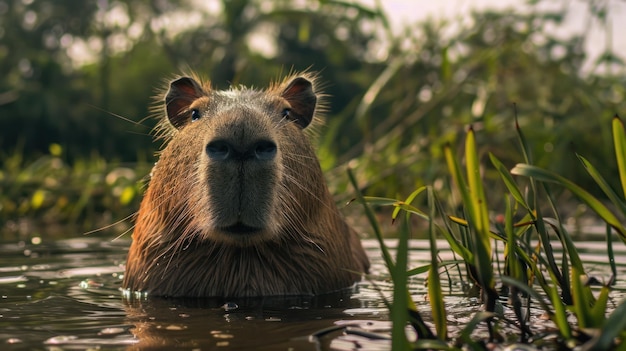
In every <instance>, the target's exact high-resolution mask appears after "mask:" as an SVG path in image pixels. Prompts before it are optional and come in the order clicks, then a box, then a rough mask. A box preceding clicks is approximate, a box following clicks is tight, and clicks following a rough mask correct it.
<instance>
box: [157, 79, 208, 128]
mask: <svg viewBox="0 0 626 351" xmlns="http://www.w3.org/2000/svg"><path fill="white" fill-rule="evenodd" d="M204 95H206V93H205V92H204V89H202V86H201V85H200V84H198V82H196V81H195V80H194V79H193V78H189V77H182V78H178V79H176V80H175V81H173V82H171V83H170V89H169V90H168V91H167V94H166V95H165V108H166V110H167V118H168V119H169V121H170V123H172V125H173V126H174V127H176V128H178V129H180V128H181V127H183V126H184V125H185V124H187V123H188V122H190V121H191V116H190V114H189V111H187V109H188V107H189V105H191V103H192V102H194V101H195V100H196V99H197V98H199V97H201V96H204Z"/></svg>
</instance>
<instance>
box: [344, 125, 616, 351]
mask: <svg viewBox="0 0 626 351" xmlns="http://www.w3.org/2000/svg"><path fill="white" fill-rule="evenodd" d="M613 127H614V128H619V129H620V130H618V131H614V135H615V138H614V144H615V145H616V147H618V145H622V143H623V142H624V141H626V139H625V138H624V135H626V134H625V133H623V128H624V127H623V125H622V124H621V123H615V122H614V123H613ZM518 134H519V135H518V140H519V141H520V143H521V144H520V147H521V148H522V149H523V150H530V148H529V145H528V144H526V139H525V138H524V135H523V133H522V131H521V130H518ZM476 146H477V145H476V142H475V132H474V130H473V129H472V128H470V129H469V130H468V132H467V136H466V141H465V147H464V149H465V152H464V155H465V157H464V160H465V174H464V173H463V172H462V168H461V165H460V163H459V162H458V161H457V160H456V159H455V157H454V155H453V153H452V151H451V150H452V148H451V147H450V146H446V147H445V150H444V154H445V156H446V160H447V162H448V165H449V172H450V177H451V179H452V180H453V181H454V184H455V185H456V187H455V189H456V190H457V192H458V193H459V194H460V197H461V199H462V211H461V212H462V217H457V216H455V215H446V212H450V211H449V210H448V211H446V210H444V209H443V208H442V206H441V205H440V204H439V203H438V201H437V200H436V196H435V194H434V192H433V189H432V187H427V189H428V202H427V204H428V208H429V210H428V211H427V213H426V211H421V210H419V209H418V208H416V207H413V206H412V205H411V203H412V202H413V201H414V200H415V199H416V197H417V196H418V195H419V194H420V193H422V192H423V188H419V189H418V190H416V191H415V192H413V193H412V194H411V195H410V196H409V198H407V200H405V201H399V200H396V201H394V200H393V199H384V198H363V197H362V196H361V195H360V193H359V195H358V196H359V199H360V200H361V201H369V203H371V204H376V205H383V206H393V207H395V210H394V213H393V216H394V218H395V217H396V216H398V215H401V214H402V213H405V216H404V217H405V218H406V217H407V216H409V215H418V217H419V218H421V219H425V220H427V221H428V226H429V240H430V244H431V263H430V265H429V267H430V268H429V270H428V273H429V276H428V282H429V298H430V300H431V307H432V311H431V313H432V316H433V320H434V321H435V326H436V327H437V334H436V336H435V335H434V334H432V333H430V334H427V335H423V332H421V331H420V330H423V329H426V330H427V327H426V326H422V325H417V326H415V325H414V324H413V325H414V327H415V329H416V331H417V332H418V334H419V333H422V335H421V339H427V340H429V341H431V342H432V341H435V340H436V341H438V342H440V343H445V342H449V340H447V337H446V336H447V335H448V331H447V326H446V323H445V318H446V313H445V307H444V305H443V304H442V303H441V301H443V295H442V291H441V286H440V282H439V277H438V276H439V271H438V270H437V267H438V265H439V262H437V257H438V256H437V255H438V253H437V243H436V241H435V238H436V237H437V235H438V234H441V235H442V237H443V238H445V239H446V240H447V241H448V243H449V244H450V248H451V249H452V250H453V251H454V252H455V253H458V254H459V255H460V256H461V257H462V258H463V264H464V265H465V267H466V271H467V275H468V277H470V278H471V279H472V280H473V281H474V282H475V283H476V285H477V286H478V287H480V289H481V290H482V296H483V297H484V309H485V311H484V312H478V313H476V314H475V315H474V316H473V319H472V321H471V322H470V323H468V324H467V325H466V326H465V328H463V329H462V330H461V331H459V332H458V333H457V335H455V336H453V337H454V338H455V339H454V340H455V341H454V343H453V344H450V346H449V349H452V348H457V347H458V348H462V347H465V348H470V349H478V348H481V347H480V344H479V343H480V342H481V340H476V339H474V338H473V337H472V334H473V332H474V331H475V329H476V328H477V326H478V325H479V324H481V323H482V322H487V325H488V327H489V332H490V336H489V341H495V340H498V339H499V336H498V334H497V329H498V328H497V325H498V323H503V322H504V323H506V319H505V318H504V317H503V315H502V314H501V312H499V311H498V308H496V306H497V304H498V303H497V300H498V295H499V293H498V292H497V291H496V289H495V286H496V284H500V285H501V286H502V288H501V289H500V290H501V291H502V293H503V294H506V295H507V297H508V301H509V304H508V308H511V309H512V310H513V312H514V314H515V316H516V318H517V322H518V323H517V325H518V328H519V329H520V334H519V335H520V336H519V340H518V341H519V342H529V340H531V337H532V339H533V340H534V342H538V341H541V339H542V338H544V337H546V336H549V334H550V333H545V331H544V335H542V336H540V335H535V334H533V332H532V331H531V329H530V328H529V323H528V320H527V319H528V318H529V315H528V314H525V313H524V312H523V311H522V300H525V301H526V304H527V305H528V306H530V305H531V304H538V305H539V306H540V307H541V308H542V309H543V310H545V312H546V314H547V315H548V316H550V318H551V320H552V321H553V322H554V325H555V326H556V331H555V334H556V336H557V339H556V340H557V343H559V344H561V345H562V346H563V347H565V348H568V349H570V348H573V347H574V346H579V347H581V348H582V349H587V350H601V349H611V348H613V347H620V346H619V345H621V344H623V338H624V336H626V334H625V330H626V329H625V328H624V323H623V322H621V321H620V322H618V323H619V327H616V326H613V325H610V324H607V317H606V315H607V313H608V314H609V317H608V318H609V320H614V321H617V319H618V318H619V317H617V316H618V314H619V313H621V312H620V311H621V310H622V309H623V308H624V307H623V306H625V305H626V301H622V303H621V304H620V305H619V307H617V308H616V309H615V310H613V311H608V312H607V307H608V301H609V294H610V290H611V289H610V286H611V284H612V282H613V281H614V279H615V277H612V278H611V279H610V280H609V282H607V283H606V284H604V285H603V286H602V287H601V288H600V289H599V292H597V294H596V293H594V290H593V289H592V283H593V282H594V281H597V280H596V279H595V278H591V277H589V276H588V275H587V274H586V273H585V272H586V269H585V265H584V263H583V261H582V260H581V259H580V257H579V254H578V250H577V248H576V246H575V245H574V241H573V239H572V237H571V235H570V234H569V233H568V231H567V230H566V229H565V227H564V226H563V224H562V221H561V219H560V215H559V213H558V210H557V207H556V206H555V201H554V197H553V195H552V191H551V190H550V188H549V187H548V184H547V183H550V184H557V185H558V186H561V187H565V188H566V189H568V190H569V191H571V192H572V193H574V194H575V195H576V196H577V197H578V198H579V199H580V200H581V201H583V202H584V203H586V204H587V205H588V206H590V207H591V208H592V209H593V210H594V211H595V212H596V213H597V215H598V216H599V217H600V218H601V219H602V220H604V221H605V222H606V223H607V225H609V226H610V227H612V228H613V229H614V231H615V232H616V233H617V234H618V237H619V238H621V239H622V240H623V239H624V238H623V233H622V228H621V224H620V222H619V221H618V220H617V219H616V217H615V215H614V214H612V213H611V211H610V210H609V209H608V208H606V207H605V206H604V205H602V204H601V202H600V201H599V200H598V199H597V198H595V197H594V196H592V195H591V194H589V193H588V192H586V191H585V190H583V189H582V188H581V187H579V186H578V185H576V184H574V183H573V182H571V181H570V180H568V179H566V178H564V177H562V176H559V175H557V174H554V173H552V172H549V171H546V170H543V169H541V168H539V167H537V166H532V165H528V164H523V165H521V164H518V165H517V166H516V167H515V168H513V169H512V170H511V171H509V170H508V169H506V168H505V167H504V166H503V164H502V162H501V161H500V160H499V159H498V158H497V157H496V156H495V155H493V154H490V155H489V156H490V160H491V163H492V165H493V167H494V168H495V170H496V172H497V173H498V174H499V175H500V176H501V179H502V181H503V183H504V184H505V188H506V189H507V191H508V192H505V193H503V194H499V195H501V197H502V198H503V199H504V203H505V206H504V207H505V212H504V215H498V216H495V218H494V219H492V218H490V217H491V216H490V215H489V210H488V207H487V202H486V199H485V197H484V195H483V194H484V188H486V187H487V185H489V187H490V188H491V184H490V183H487V182H486V181H485V179H484V178H483V177H481V175H480V172H481V168H480V166H479V161H478V160H479V158H478V153H477V151H476V150H477V147H476ZM525 156H526V157H525V158H526V159H527V160H531V159H532V153H528V154H526V155H525ZM620 157H623V155H620V153H619V152H618V153H617V158H618V161H617V163H620V162H621V161H620V160H619V158H620ZM581 160H582V161H583V164H584V166H585V167H586V168H587V169H588V170H590V174H591V175H592V177H593V178H594V179H595V180H596V181H598V182H599V183H606V182H605V181H604V179H603V178H602V177H600V175H599V173H597V171H596V170H595V168H593V167H592V166H591V165H590V164H589V163H588V162H586V160H584V159H583V158H581ZM485 172H486V170H485ZM511 174H516V175H523V176H526V177H528V178H529V179H528V180H529V182H528V184H527V186H528V188H527V190H526V191H524V192H522V191H521V190H520V182H518V181H516V180H515V179H513V177H512V176H511ZM350 178H351V180H352V182H353V184H354V185H355V186H356V181H355V179H354V176H353V175H352V174H351V176H350ZM601 187H602V188H603V189H605V190H610V188H608V185H606V184H601ZM540 190H543V191H540ZM612 194H613V193H612ZM494 197H495V196H494ZM610 198H612V199H615V200H618V201H623V200H621V199H619V198H617V197H616V196H614V194H613V195H611V196H610ZM541 201H545V202H546V203H547V204H548V206H539V204H540V202H541ZM365 205H366V206H367V203H366V204H365ZM540 207H549V208H551V211H552V212H553V215H554V217H548V216H545V215H542V212H541V210H540V209H539V208H540ZM616 208H621V207H619V206H616ZM453 212H454V211H453ZM437 217H440V220H438V221H436V218H437ZM372 218H373V217H372ZM404 223H408V221H405V222H404ZM442 223H443V225H442ZM374 224H375V223H374ZM406 232H407V228H406V225H403V226H402V228H401V230H400V235H399V237H398V255H401V256H398V257H405V255H406V254H407V253H406V243H403V242H402V241H403V240H408V238H407V237H406ZM378 235H380V234H378ZM554 237H556V238H557V239H558V240H554ZM531 240H536V241H537V243H538V244H537V245H536V246H531V244H530V243H531ZM612 240H613V239H612V238H611V236H610V235H608V236H607V245H609V250H608V252H609V256H611V255H612V250H611V249H610V248H611V246H610V245H611V242H612ZM492 241H495V242H502V243H504V245H505V250H504V254H505V270H504V272H501V273H500V275H499V276H498V275H496V274H495V271H494V264H495V262H494V259H495V255H494V254H493V253H492V251H491V249H490V248H491V242H492ZM380 243H381V245H384V242H383V241H382V240H381V241H380ZM558 244H560V245H561V251H562V258H561V260H560V264H559V261H558V260H557V258H556V256H555V254H554V251H555V250H554V249H553V246H554V245H558ZM387 252H388V250H387ZM609 260H611V261H612V260H613V257H609ZM405 266H406V262H404V261H402V265H396V266H389V265H388V267H389V269H390V271H391V270H393V272H391V277H392V279H393V281H394V291H395V292H403V291H406V289H407V286H406V284H407V282H406V278H405V276H406V275H407V274H413V273H418V272H419V273H421V272H425V270H424V269H419V270H412V271H410V272H405V274H404V275H403V274H401V272H400V270H401V267H405ZM537 289H539V290H537ZM397 296H401V295H395V294H394V302H393V303H392V304H391V308H392V311H397V310H398V309H404V308H408V307H407V306H406V303H405V302H404V301H403V300H400V301H401V302H400V304H399V306H396V303H395V301H396V300H395V298H397ZM433 300H434V301H433ZM414 312H415V313H417V311H414ZM569 314H573V315H574V316H575V317H576V323H571V322H570V320H569V319H568V316H569ZM391 317H392V318H393V322H394V328H395V325H401V326H402V327H403V328H404V327H405V326H406V324H407V323H408V322H409V319H407V318H406V315H401V314H399V313H393V312H392V314H391ZM418 320H421V318H418ZM494 323H495V325H496V327H495V328H494ZM398 328H399V327H398ZM394 330H395V329H394ZM393 337H394V338H397V337H400V338H402V339H403V340H404V339H405V335H400V336H398V335H397V334H394V335H393ZM397 342H398V343H400V341H397ZM402 342H406V341H402ZM413 347H414V348H419V347H421V346H419V345H418V344H415V345H413ZM444 348H445V347H444Z"/></svg>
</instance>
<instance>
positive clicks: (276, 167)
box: [123, 73, 369, 297]
mask: <svg viewBox="0 0 626 351" xmlns="http://www.w3.org/2000/svg"><path fill="white" fill-rule="evenodd" d="M322 97H324V95H323V94H322V93H320V92H319V91H316V76H315V75H314V74H311V73H302V74H299V75H298V74H296V75H293V76H290V77H287V78H286V79H285V80H284V81H282V82H279V83H274V84H272V85H270V87H269V88H268V89H266V90H256V89H248V88H245V87H239V88H231V89H230V90H227V91H219V90H214V89H213V88H212V87H211V85H210V84H209V83H208V82H203V81H202V80H201V79H199V78H198V77H197V76H195V75H191V76H183V77H178V78H176V79H174V80H173V81H171V82H170V84H169V87H168V90H167V91H166V92H164V93H163V95H161V96H160V98H159V101H160V107H159V108H158V110H157V109H154V110H153V111H154V112H155V113H157V114H159V115H161V117H160V118H161V120H160V121H159V124H158V127H157V135H158V137H160V138H163V140H164V146H163V149H162V150H161V151H160V152H159V161H158V162H157V163H156V164H155V166H154V167H153V169H152V172H151V178H150V181H149V184H148V187H147V189H146V192H145V195H144V198H143V200H142V203H141V207H140V209H139V212H138V214H137V217H136V222H135V226H134V232H133V242H132V244H131V247H130V250H129V254H128V258H127V262H126V272H125V274H124V281H123V286H124V288H126V289H130V290H132V291H144V292H148V293H149V294H150V295H156V296H171V297H218V296H219V297H245V296H270V295H314V294H321V293H326V292H331V291H335V290H339V289H342V288H346V287H349V286H351V285H352V284H353V283H354V282H356V281H358V280H359V279H360V274H359V273H358V272H367V271H368V269H369V261H368V259H367V256H366V254H365V251H364V250H363V247H362V246H361V243H360V240H359V238H358V235H357V233H356V232H355V231H354V230H353V229H352V228H350V227H349V226H348V225H347V224H346V222H345V221H344V220H343V218H342V216H341V214H340V213H339V211H338V209H337V207H336V206H335V204H334V201H333V198H332V196H331V195H330V193H329V192H328V188H327V186H326V183H325V181H324V176H323V174H322V170H321V168H320V165H319V161H318V160H317V157H316V155H315V152H314V150H313V148H312V146H311V143H310V142H309V139H308V135H307V134H310V133H309V131H310V130H311V129H312V128H311V127H310V126H311V125H312V124H315V123H317V120H318V117H319V116H318V115H319V110H320V107H321V106H323V104H321V103H320V101H319V100H320V98H322ZM163 102H164V106H163ZM161 111H163V112H161Z"/></svg>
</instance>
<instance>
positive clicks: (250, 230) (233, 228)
mask: <svg viewBox="0 0 626 351" xmlns="http://www.w3.org/2000/svg"><path fill="white" fill-rule="evenodd" d="M221 230H222V231H224V232H226V233H228V234H237V235H245V234H255V233H258V232H260V231H261V230H262V229H261V228H257V227H251V226H249V225H245V224H243V223H241V222H237V223H235V224H233V225H230V226H228V227H222V228H221Z"/></svg>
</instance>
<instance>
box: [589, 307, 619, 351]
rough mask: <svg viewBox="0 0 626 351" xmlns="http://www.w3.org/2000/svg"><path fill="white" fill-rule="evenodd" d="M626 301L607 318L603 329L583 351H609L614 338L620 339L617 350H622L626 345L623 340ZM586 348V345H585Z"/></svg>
mask: <svg viewBox="0 0 626 351" xmlns="http://www.w3.org/2000/svg"><path fill="white" fill-rule="evenodd" d="M624 315H626V300H622V302H620V304H619V306H617V308H616V309H615V310H613V312H612V313H611V315H610V316H609V318H607V320H606V324H605V327H604V328H602V333H601V334H600V335H599V336H597V337H595V338H594V339H592V340H591V341H589V343H590V344H592V346H590V347H583V350H594V351H595V350H597V351H600V350H611V349H612V346H613V343H614V341H615V339H616V338H618V337H620V336H621V338H622V341H621V346H620V347H619V348H617V350H623V349H624V348H625V347H624V345H626V341H625V339H624V331H625V330H626V318H624ZM585 346H587V345H585Z"/></svg>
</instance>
